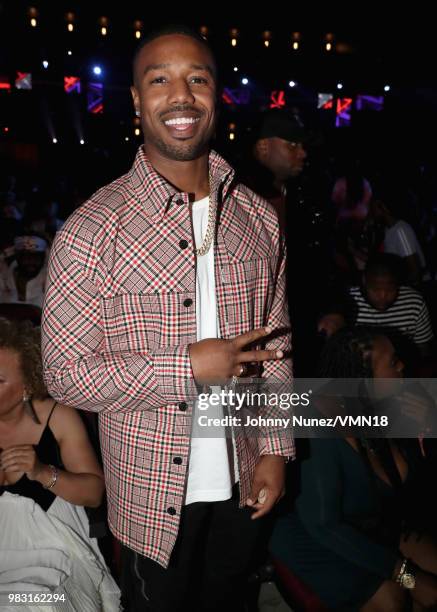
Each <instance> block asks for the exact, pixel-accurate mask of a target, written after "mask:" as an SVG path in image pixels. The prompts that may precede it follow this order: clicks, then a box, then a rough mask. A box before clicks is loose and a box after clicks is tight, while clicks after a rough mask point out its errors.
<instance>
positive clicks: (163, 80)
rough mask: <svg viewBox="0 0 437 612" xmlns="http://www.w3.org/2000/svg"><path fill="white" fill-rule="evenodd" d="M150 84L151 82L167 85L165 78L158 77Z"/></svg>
mask: <svg viewBox="0 0 437 612" xmlns="http://www.w3.org/2000/svg"><path fill="white" fill-rule="evenodd" d="M150 82H151V83H157V84H160V83H165V77H163V76H160V77H156V78H154V79H153V80H152V81H150Z"/></svg>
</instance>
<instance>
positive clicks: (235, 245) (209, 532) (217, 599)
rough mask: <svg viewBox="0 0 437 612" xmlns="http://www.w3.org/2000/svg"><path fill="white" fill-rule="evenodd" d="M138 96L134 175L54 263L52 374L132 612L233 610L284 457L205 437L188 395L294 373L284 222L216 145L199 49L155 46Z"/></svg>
mask: <svg viewBox="0 0 437 612" xmlns="http://www.w3.org/2000/svg"><path fill="white" fill-rule="evenodd" d="M132 96H133V102H134V108H135V111H136V113H137V115H138V116H141V123H142V128H143V134H144V145H143V146H142V147H140V149H139V151H138V153H137V157H136V159H135V162H134V165H133V167H132V169H131V170H130V172H129V173H128V174H127V175H125V176H123V177H121V178H120V179H118V180H116V181H115V182H113V183H112V184H111V185H109V186H106V187H104V188H103V189H101V190H100V191H98V192H97V193H96V194H95V195H94V196H92V197H91V199H90V200H89V201H88V202H86V203H85V204H84V205H83V206H82V207H81V208H80V209H79V210H77V211H76V212H75V213H74V214H73V216H72V217H71V218H70V219H69V220H68V221H67V223H66V225H65V226H64V228H63V230H62V231H61V232H60V233H59V234H58V236H57V238H56V241H55V245H54V248H53V250H52V255H51V262H50V274H49V277H50V278H49V286H48V291H47V298H46V303H45V312H44V323H43V326H44V341H43V346H44V357H45V377H46V381H47V385H48V388H49V389H50V392H51V394H52V395H53V397H55V398H57V399H61V398H62V401H65V402H66V403H68V404H71V405H73V406H77V407H78V408H81V409H84V410H92V411H95V412H99V425H100V434H101V436H100V439H101V444H102V455H103V461H104V466H105V475H106V481H107V490H108V514H109V524H110V527H111V530H112V532H113V533H114V535H115V536H116V537H117V538H118V539H119V540H120V541H121V542H122V544H123V576H122V591H123V597H124V603H125V606H126V608H127V609H128V610H131V611H135V612H137V611H139V610H152V611H153V612H155V611H158V610H159V611H160V612H162V611H172V612H177V611H178V610H185V609H196V610H202V611H205V612H206V611H207V610H208V611H212V610H217V611H218V610H223V609H227V610H235V611H237V610H241V609H242V591H243V587H244V579H245V575H246V573H247V570H248V568H249V563H250V560H251V556H252V554H253V550H254V547H255V544H256V540H257V536H258V532H259V526H260V521H259V520H253V519H259V518H261V517H263V516H264V515H266V514H267V513H268V512H269V511H270V510H271V509H272V507H273V506H274V505H275V504H276V503H277V501H278V500H279V498H280V497H281V495H282V491H283V486H284V470H285V467H284V466H285V461H286V458H288V457H290V456H294V444H293V440H292V438H291V436H290V435H289V434H286V435H282V436H281V435H279V434H278V433H277V432H274V431H272V430H271V429H268V428H263V429H261V428H260V430H259V432H258V436H257V437H249V436H248V435H247V434H246V433H245V432H244V431H242V432H236V433H235V435H234V436H233V437H227V436H226V435H225V430H224V428H220V427H218V428H217V431H216V432H215V434H214V436H213V437H209V438H206V437H201V436H199V437H196V436H194V435H191V426H192V423H193V421H194V419H196V418H197V417H198V416H199V413H198V402H197V401H195V398H196V395H197V389H198V388H199V387H200V388H201V387H203V386H204V385H209V384H215V385H223V384H226V383H229V381H230V379H231V378H233V377H238V376H241V375H243V374H244V373H245V372H246V367H247V366H246V364H254V363H255V364H256V363H258V364H259V366H260V367H261V366H262V367H263V375H264V376H269V377H272V378H275V379H276V380H279V381H288V380H289V379H290V378H291V363H290V359H289V358H288V357H287V356H286V352H288V351H289V349H290V336H289V331H288V329H289V320H288V313H287V309H286V305H285V287H284V270H285V257H284V253H283V250H282V248H281V240H280V235H279V228H278V222H277V218H276V216H275V214H274V211H273V210H272V209H271V208H270V206H269V205H268V204H267V203H266V202H265V201H264V200H262V199H261V198H259V197H258V196H256V195H255V194H254V193H253V192H251V191H250V190H249V189H248V188H245V187H243V186H241V185H238V184H237V183H236V182H235V180H234V172H233V170H232V168H230V166H229V165H228V164H227V163H226V162H225V161H224V160H223V159H222V158H221V157H220V156H219V155H218V154H217V153H215V152H214V151H210V150H209V142H210V140H211V138H212V135H213V133H214V130H215V122H216V98H217V78H216V66H215V61H214V57H213V55H212V53H211V51H210V49H209V47H208V46H207V44H206V42H205V41H204V40H203V39H202V38H201V37H200V36H198V35H197V34H196V33H195V32H192V31H191V30H188V29H186V28H184V27H171V28H166V29H163V30H160V31H158V32H155V33H153V34H150V35H149V36H148V38H147V39H146V40H145V41H143V43H142V44H141V46H140V47H139V49H138V51H137V53H136V55H135V58H134V85H133V87H132ZM243 237H244V239H242V238H243ZM274 330H275V331H276V333H275V334H272V332H273V331H274ZM254 344H255V345H256V346H255V347H254V346H253V345H254ZM260 344H263V345H265V346H263V347H260ZM249 345H252V346H249ZM248 348H249V350H246V349H248ZM193 399H194V401H193ZM208 414H209V415H211V416H215V415H217V416H218V417H220V416H223V415H224V409H223V407H222V406H210V407H209V409H208Z"/></svg>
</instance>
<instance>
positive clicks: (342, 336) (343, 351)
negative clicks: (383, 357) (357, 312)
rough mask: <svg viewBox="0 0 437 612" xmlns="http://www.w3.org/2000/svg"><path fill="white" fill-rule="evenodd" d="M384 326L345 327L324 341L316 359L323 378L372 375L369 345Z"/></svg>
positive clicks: (370, 348) (380, 333) (371, 346)
mask: <svg viewBox="0 0 437 612" xmlns="http://www.w3.org/2000/svg"><path fill="white" fill-rule="evenodd" d="M383 335H385V334H384V330H381V328H380V327H379V328H376V327H368V326H359V327H344V328H343V329H340V330H339V331H338V332H337V333H336V334H334V335H333V336H332V337H331V338H330V339H329V340H328V342H327V343H326V345H325V347H324V349H323V351H322V354H321V357H320V363H319V376H321V377H322V378H373V371H372V348H373V343H374V341H375V339H376V338H378V337H380V336H383Z"/></svg>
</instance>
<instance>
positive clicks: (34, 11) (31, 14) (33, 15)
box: [27, 6, 38, 28]
mask: <svg viewBox="0 0 437 612" xmlns="http://www.w3.org/2000/svg"><path fill="white" fill-rule="evenodd" d="M27 14H28V15H29V17H30V25H31V26H32V28H36V26H37V25H38V22H37V20H36V18H37V17H38V11H37V9H36V8H35V7H34V6H30V7H29V10H28V11H27Z"/></svg>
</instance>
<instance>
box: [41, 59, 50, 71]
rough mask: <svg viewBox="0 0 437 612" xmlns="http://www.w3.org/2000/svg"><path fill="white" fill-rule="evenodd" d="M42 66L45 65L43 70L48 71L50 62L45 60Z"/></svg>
mask: <svg viewBox="0 0 437 612" xmlns="http://www.w3.org/2000/svg"><path fill="white" fill-rule="evenodd" d="M42 65H43V68H45V69H46V70H47V68H48V67H49V63H48V61H47V60H43V63H42Z"/></svg>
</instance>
